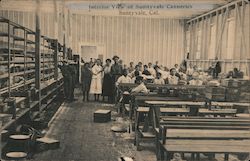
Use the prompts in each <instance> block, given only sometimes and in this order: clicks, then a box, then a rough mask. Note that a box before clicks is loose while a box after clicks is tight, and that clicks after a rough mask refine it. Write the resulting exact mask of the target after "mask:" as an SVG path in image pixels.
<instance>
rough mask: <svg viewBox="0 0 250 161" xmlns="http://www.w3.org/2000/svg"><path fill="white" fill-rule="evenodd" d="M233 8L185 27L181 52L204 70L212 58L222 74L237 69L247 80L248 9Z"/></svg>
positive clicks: (249, 60)
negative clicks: (216, 58) (188, 55)
mask: <svg viewBox="0 0 250 161" xmlns="http://www.w3.org/2000/svg"><path fill="white" fill-rule="evenodd" d="M249 6H250V5H249V3H248V4H246V3H244V4H243V6H242V5H241V4H240V5H237V6H235V5H233V6H232V7H229V9H228V12H227V11H226V10H223V11H217V13H216V15H213V16H211V15H207V16H205V17H203V18H202V19H200V20H199V21H194V22H190V24H189V25H187V27H186V31H185V33H186V44H185V51H186V52H190V57H191V60H190V61H191V62H193V64H196V65H198V66H200V67H201V68H205V69H207V68H208V67H209V66H210V65H211V63H212V61H213V60H214V59H215V57H218V59H219V60H220V61H221V62H222V71H223V72H228V71H229V70H232V68H234V67H237V68H240V69H241V70H242V71H243V72H244V73H245V74H246V75H248V76H249V73H250V71H249V66H250V36H249V35H250V27H249V26H250V16H249V15H250V7H249Z"/></svg>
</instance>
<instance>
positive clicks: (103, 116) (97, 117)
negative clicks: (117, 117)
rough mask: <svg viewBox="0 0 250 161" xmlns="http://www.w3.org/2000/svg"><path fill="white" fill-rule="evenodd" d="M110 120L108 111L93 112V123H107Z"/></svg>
mask: <svg viewBox="0 0 250 161" xmlns="http://www.w3.org/2000/svg"><path fill="white" fill-rule="evenodd" d="M110 120H111V111H110V110H97V111H95V112H94V122H100V123H102V122H109V121H110Z"/></svg>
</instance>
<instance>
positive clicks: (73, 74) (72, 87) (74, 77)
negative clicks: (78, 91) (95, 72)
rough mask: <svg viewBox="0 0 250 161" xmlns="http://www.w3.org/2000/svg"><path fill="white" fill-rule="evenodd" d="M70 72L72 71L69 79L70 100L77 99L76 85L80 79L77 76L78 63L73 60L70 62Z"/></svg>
mask: <svg viewBox="0 0 250 161" xmlns="http://www.w3.org/2000/svg"><path fill="white" fill-rule="evenodd" d="M68 69H69V72H70V79H69V101H70V102H72V101H75V97H74V90H75V85H76V81H77V80H78V78H77V66H76V63H74V62H71V63H70V64H69V68H68Z"/></svg>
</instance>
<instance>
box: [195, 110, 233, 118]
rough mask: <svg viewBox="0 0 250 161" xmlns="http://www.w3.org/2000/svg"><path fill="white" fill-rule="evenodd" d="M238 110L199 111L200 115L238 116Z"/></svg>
mask: <svg viewBox="0 0 250 161" xmlns="http://www.w3.org/2000/svg"><path fill="white" fill-rule="evenodd" d="M236 112H237V109H211V110H209V109H199V115H200V116H205V115H214V116H223V117H225V116H236Z"/></svg>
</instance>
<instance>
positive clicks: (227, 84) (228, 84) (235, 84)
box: [221, 79, 241, 87]
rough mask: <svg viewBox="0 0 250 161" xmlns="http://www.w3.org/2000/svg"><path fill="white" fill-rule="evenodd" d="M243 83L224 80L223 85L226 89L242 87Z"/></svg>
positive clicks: (234, 80)
mask: <svg viewBox="0 0 250 161" xmlns="http://www.w3.org/2000/svg"><path fill="white" fill-rule="evenodd" d="M240 84H241V82H240V81H238V80H236V79H222V80H221V85H222V86H224V87H240Z"/></svg>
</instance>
